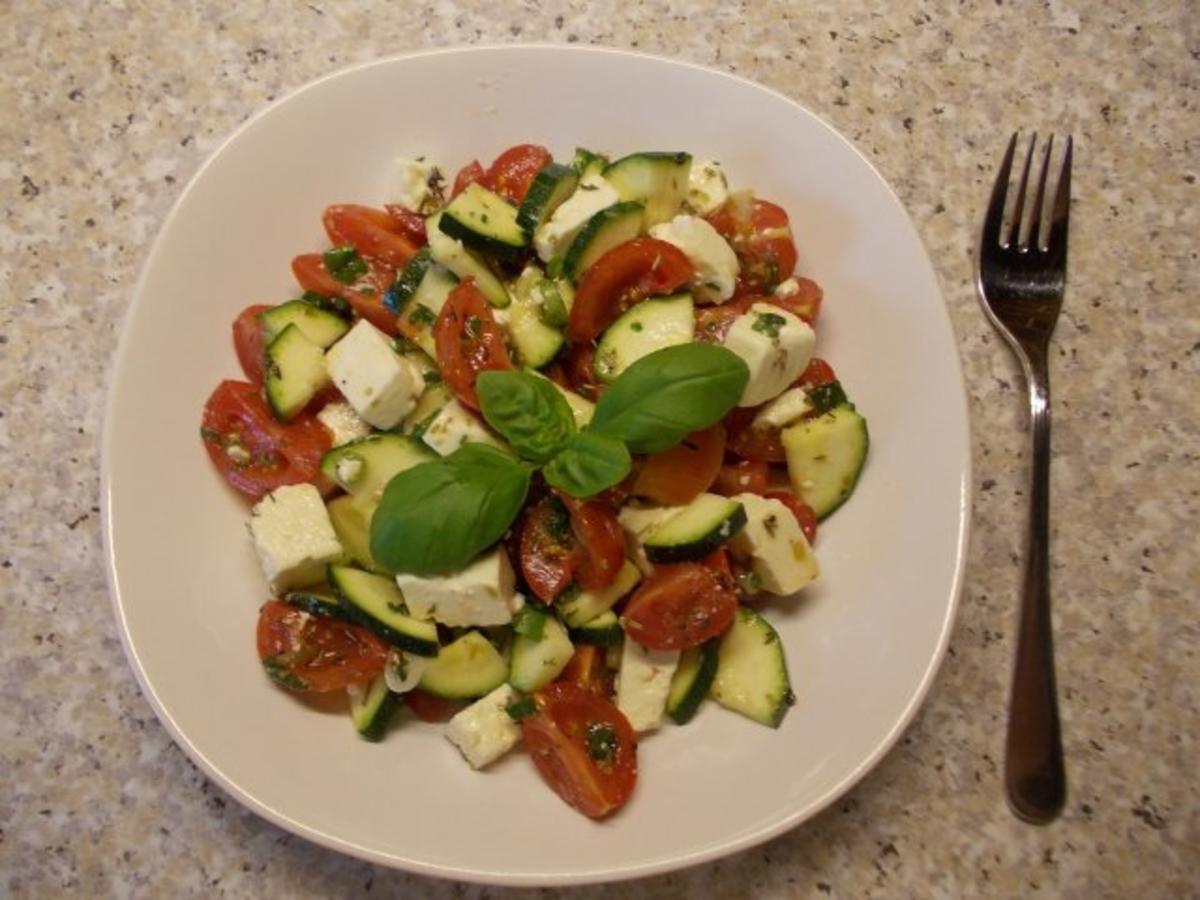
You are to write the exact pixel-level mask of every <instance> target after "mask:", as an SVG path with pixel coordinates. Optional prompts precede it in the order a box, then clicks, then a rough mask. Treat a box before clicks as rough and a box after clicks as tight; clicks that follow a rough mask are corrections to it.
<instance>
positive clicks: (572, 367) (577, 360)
mask: <svg viewBox="0 0 1200 900" xmlns="http://www.w3.org/2000/svg"><path fill="white" fill-rule="evenodd" d="M564 361H565V367H564V368H565V372H564V377H565V380H566V382H567V383H566V384H565V385H564V387H566V388H568V389H570V390H573V391H574V392H575V393H577V394H579V396H581V397H584V398H586V399H588V400H592V401H595V400H597V399H599V397H600V387H599V386H598V385H597V384H596V369H595V364H596V347H595V345H594V344H591V343H586V344H574V345H572V346H571V347H570V349H569V350H567V354H566V357H565V359H564Z"/></svg>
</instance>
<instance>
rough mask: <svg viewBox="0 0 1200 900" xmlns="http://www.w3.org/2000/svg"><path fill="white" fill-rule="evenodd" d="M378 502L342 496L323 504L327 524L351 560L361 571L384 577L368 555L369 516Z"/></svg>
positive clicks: (346, 495) (369, 551)
mask: <svg viewBox="0 0 1200 900" xmlns="http://www.w3.org/2000/svg"><path fill="white" fill-rule="evenodd" d="M377 505H378V501H376V500H373V499H369V498H367V497H355V496H353V495H352V494H342V496H340V497H335V498H334V499H332V500H330V501H329V502H328V503H326V504H325V509H326V511H327V512H328V513H329V521H330V522H331V523H332V524H333V530H334V532H335V533H336V534H337V537H338V541H339V542H340V543H341V545H342V547H343V549H345V551H346V555H347V556H348V557H349V558H350V561H351V562H353V563H355V564H356V565H359V566H361V567H362V568H364V569H368V570H370V571H372V572H377V573H379V574H380V575H382V574H385V573H384V570H383V569H382V568H381V567H380V565H379V564H378V563H377V562H375V557H373V556H372V555H371V516H373V515H374V514H375V507H376V506H377Z"/></svg>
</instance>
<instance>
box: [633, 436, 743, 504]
mask: <svg viewBox="0 0 1200 900" xmlns="http://www.w3.org/2000/svg"><path fill="white" fill-rule="evenodd" d="M724 458H725V426H724V425H721V424H720V423H717V424H716V425H713V426H712V427H711V428H705V429H704V430H703V431H695V432H693V433H692V434H689V435H688V436H687V437H685V438H684V439H683V440H682V441H681V442H680V443H678V444H676V445H675V446H674V447H672V448H671V449H669V450H663V451H662V452H661V453H652V454H650V455H649V456H648V457H646V460H645V462H644V463H643V464H642V467H641V468H640V469H639V470H638V474H637V478H636V479H635V480H634V482H633V493H634V494H636V495H637V496H639V497H645V498H646V499H648V500H652V501H653V502H655V503H657V504H659V505H661V506H682V505H683V504H685V503H690V502H691V501H692V500H693V499H694V498H695V497H696V495H697V494H701V493H703V492H704V491H707V490H708V489H709V487H710V486H711V485H712V483H713V481H714V480H715V479H716V477H717V473H718V472H719V471H720V470H721V461H722V460H723V459H724Z"/></svg>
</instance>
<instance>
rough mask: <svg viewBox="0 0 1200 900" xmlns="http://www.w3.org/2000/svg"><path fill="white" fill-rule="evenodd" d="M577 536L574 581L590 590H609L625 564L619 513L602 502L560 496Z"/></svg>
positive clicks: (572, 529) (623, 536)
mask: <svg viewBox="0 0 1200 900" xmlns="http://www.w3.org/2000/svg"><path fill="white" fill-rule="evenodd" d="M558 496H559V498H560V499H561V500H562V501H563V505H564V506H566V508H567V512H568V513H569V514H570V517H571V531H572V533H573V534H574V535H575V563H574V565H575V580H576V581H578V582H579V586H580V587H582V588H583V589H584V590H587V591H595V590H599V589H600V588H605V587H608V586H609V585H610V584H612V583H613V579H615V578H616V577H617V572H619V571H620V570H621V565H622V563H624V562H625V532H624V531H622V530H621V523H620V522H619V521H617V514H616V512H614V511H613V508H612V507H611V506H609V505H608V504H607V503H604V502H603V501H600V500H576V499H575V498H574V497H568V496H567V495H566V494H559V495H558Z"/></svg>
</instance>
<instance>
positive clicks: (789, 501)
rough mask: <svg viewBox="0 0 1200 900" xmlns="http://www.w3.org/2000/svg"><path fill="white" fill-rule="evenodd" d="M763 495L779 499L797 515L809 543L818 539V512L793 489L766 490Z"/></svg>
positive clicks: (770, 498) (769, 498) (771, 498)
mask: <svg viewBox="0 0 1200 900" xmlns="http://www.w3.org/2000/svg"><path fill="white" fill-rule="evenodd" d="M763 496H764V497H766V498H767V499H768V500H778V501H779V502H780V503H782V504H783V505H784V506H786V507H787V508H788V509H789V510H791V512H792V515H794V516H795V517H796V521H797V522H799V523H800V530H801V531H803V532H804V536H805V538H807V539H808V542H809V544H811V543H812V542H813V541H815V540H816V539H817V514H816V513H815V512H813V508H812V507H811V506H809V505H808V504H807V503H805V502H804V501H803V500H801V499H800V498H799V497H797V496H796V495H795V494H793V493H792V492H791V491H765V492H763Z"/></svg>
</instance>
